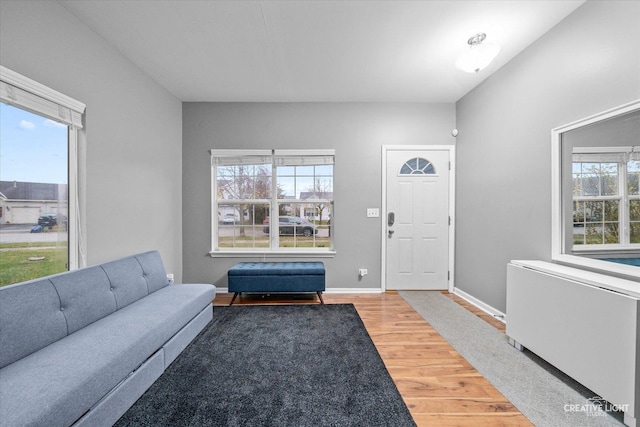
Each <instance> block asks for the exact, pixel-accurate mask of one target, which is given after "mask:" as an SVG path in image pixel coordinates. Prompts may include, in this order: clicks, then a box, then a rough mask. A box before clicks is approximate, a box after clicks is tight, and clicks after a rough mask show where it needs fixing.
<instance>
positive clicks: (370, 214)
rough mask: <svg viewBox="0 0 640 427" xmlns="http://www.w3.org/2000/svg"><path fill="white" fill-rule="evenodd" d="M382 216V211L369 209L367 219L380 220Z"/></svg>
mask: <svg viewBox="0 0 640 427" xmlns="http://www.w3.org/2000/svg"><path fill="white" fill-rule="evenodd" d="M379 216H380V209H378V208H367V218H378V217H379Z"/></svg>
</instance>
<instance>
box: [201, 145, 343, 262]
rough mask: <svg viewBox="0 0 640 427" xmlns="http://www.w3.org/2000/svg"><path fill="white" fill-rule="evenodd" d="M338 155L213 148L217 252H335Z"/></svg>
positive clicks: (301, 151) (321, 151) (214, 226)
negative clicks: (334, 199)
mask: <svg viewBox="0 0 640 427" xmlns="http://www.w3.org/2000/svg"><path fill="white" fill-rule="evenodd" d="M334 157H335V156H334V152H333V150H268V151H265V150H256V151H251V150H211V167H212V234H213V235H212V254H215V253H225V252H243V251H245V252H259V253H263V252H278V253H282V252H285V251H294V252H298V253H299V252H306V251H311V252H314V253H317V252H330V251H332V250H333V233H332V232H331V230H332V224H331V221H332V219H333V163H334ZM272 218H277V220H273V219H272Z"/></svg>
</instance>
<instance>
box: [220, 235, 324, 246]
mask: <svg viewBox="0 0 640 427" xmlns="http://www.w3.org/2000/svg"><path fill="white" fill-rule="evenodd" d="M218 246H219V247H221V248H253V247H256V248H268V247H269V240H267V239H256V240H255V241H254V240H253V239H252V238H251V237H249V236H247V237H244V236H236V238H235V242H234V241H233V238H232V237H219V238H218ZM330 246H331V241H330V239H329V238H328V237H320V238H318V237H316V239H315V242H314V239H313V237H303V236H296V238H295V241H294V238H293V236H280V247H281V248H328V247H330Z"/></svg>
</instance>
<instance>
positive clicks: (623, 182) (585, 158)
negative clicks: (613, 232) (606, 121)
mask: <svg viewBox="0 0 640 427" xmlns="http://www.w3.org/2000/svg"><path fill="white" fill-rule="evenodd" d="M638 152H640V147H634V146H629V147H608V148H607V150H606V152H603V150H602V149H601V148H591V147H578V148H576V149H574V153H573V163H576V162H582V163H616V164H617V165H618V183H617V185H618V194H617V195H599V196H578V197H576V196H574V197H573V201H574V202H576V201H581V202H588V201H596V202H600V201H610V200H614V201H618V203H619V206H618V227H619V234H620V236H619V237H620V241H619V242H618V243H606V244H586V243H585V244H582V245H575V244H574V245H572V251H573V252H574V253H582V252H585V253H588V252H593V251H604V252H607V251H611V252H619V251H621V250H625V249H635V250H638V249H639V248H640V243H630V240H631V239H630V234H631V227H630V218H629V201H630V200H638V199H640V196H638V195H633V194H631V195H630V194H629V192H628V183H627V170H628V162H629V161H631V160H633V158H634V157H635V156H636V155H637V153H638Z"/></svg>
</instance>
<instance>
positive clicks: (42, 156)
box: [0, 103, 68, 184]
mask: <svg viewBox="0 0 640 427" xmlns="http://www.w3.org/2000/svg"><path fill="white" fill-rule="evenodd" d="M67 146H68V143H67V126H65V125H62V124H60V123H57V122H54V121H53V120H50V119H47V118H46V117H42V116H39V115H37V114H32V113H30V112H28V111H25V110H21V109H19V108H16V107H12V106H10V105H6V104H2V103H0V181H23V182H46V183H54V184H66V183H67Z"/></svg>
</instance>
